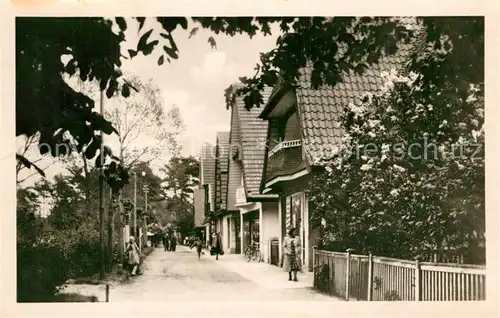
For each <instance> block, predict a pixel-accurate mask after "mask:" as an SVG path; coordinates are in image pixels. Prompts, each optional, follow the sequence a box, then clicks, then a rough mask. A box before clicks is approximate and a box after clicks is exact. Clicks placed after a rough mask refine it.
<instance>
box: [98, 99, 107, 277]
mask: <svg viewBox="0 0 500 318" xmlns="http://www.w3.org/2000/svg"><path fill="white" fill-rule="evenodd" d="M100 99H101V100H100V104H101V105H100V106H101V116H104V91H102V90H101V98H100ZM100 135H101V153H100V155H101V157H100V158H101V167H100V169H99V241H100V246H101V258H100V264H99V265H100V266H99V278H100V279H104V276H105V271H106V265H105V263H106V253H105V248H106V246H105V239H104V234H105V233H104V232H105V227H104V225H105V224H104V156H103V154H104V134H103V133H102V129H101V131H100Z"/></svg>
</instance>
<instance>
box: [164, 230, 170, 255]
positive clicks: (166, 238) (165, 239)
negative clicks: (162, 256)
mask: <svg viewBox="0 0 500 318" xmlns="http://www.w3.org/2000/svg"><path fill="white" fill-rule="evenodd" d="M168 245H169V240H168V234H166V233H165V235H163V250H164V251H165V252H166V251H167V250H168Z"/></svg>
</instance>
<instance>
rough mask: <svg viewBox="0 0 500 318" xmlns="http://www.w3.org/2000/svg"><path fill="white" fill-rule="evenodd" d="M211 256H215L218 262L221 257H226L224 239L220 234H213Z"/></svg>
mask: <svg viewBox="0 0 500 318" xmlns="http://www.w3.org/2000/svg"><path fill="white" fill-rule="evenodd" d="M210 254H211V255H215V259H216V260H219V255H224V250H223V249H222V239H221V237H220V235H219V233H214V234H212V248H211V249H210Z"/></svg>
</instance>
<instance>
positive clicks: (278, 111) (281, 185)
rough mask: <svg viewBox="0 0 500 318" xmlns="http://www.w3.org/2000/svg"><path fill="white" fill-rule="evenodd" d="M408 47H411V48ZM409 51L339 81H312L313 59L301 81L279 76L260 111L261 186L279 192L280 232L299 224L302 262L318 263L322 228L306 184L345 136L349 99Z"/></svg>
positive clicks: (371, 88) (376, 83)
mask: <svg viewBox="0 0 500 318" xmlns="http://www.w3.org/2000/svg"><path fill="white" fill-rule="evenodd" d="M406 53H407V52H406ZM406 53H405V51H404V50H402V51H401V52H400V53H398V54H396V55H394V56H391V57H384V58H382V59H381V60H380V62H379V63H378V64H377V65H374V66H372V67H371V68H370V69H368V70H366V71H365V72H364V73H363V74H362V75H358V74H356V73H354V72H350V73H349V74H344V75H343V76H342V82H339V83H337V84H336V85H335V86H334V87H331V86H322V87H319V88H318V89H313V88H312V86H311V73H312V64H310V63H308V64H307V65H306V67H304V68H301V69H300V70H299V74H300V76H299V79H298V81H297V85H296V86H292V85H289V84H288V83H286V82H284V81H283V80H281V79H280V80H279V81H278V83H277V85H276V86H275V87H274V89H273V91H272V93H271V95H270V96H269V99H268V101H267V103H266V104H265V107H264V109H263V111H262V112H261V114H260V115H259V117H260V118H261V119H264V120H267V121H268V138H267V142H268V147H266V153H265V160H264V168H263V175H262V180H261V185H260V191H261V192H262V193H263V194H277V195H279V211H280V225H281V235H286V234H285V233H286V232H287V231H288V230H289V229H290V228H292V227H293V228H295V229H296V230H297V232H298V235H299V237H300V239H301V242H302V246H303V247H304V248H303V249H302V255H301V256H302V257H301V259H302V262H303V265H304V266H305V267H308V268H309V270H310V271H312V268H313V246H314V245H316V242H317V240H318V239H319V228H314V227H313V226H311V225H310V223H309V211H310V210H311V209H312V208H313V207H312V206H311V205H310V204H309V200H308V197H307V195H306V190H307V188H308V182H309V179H310V176H311V174H312V173H321V171H322V167H321V165H320V162H321V160H323V159H329V158H331V157H332V156H333V155H334V154H335V152H336V149H339V148H340V146H341V142H342V136H343V133H342V129H341V126H340V122H339V119H340V116H341V113H342V111H343V108H344V107H346V106H348V104H349V103H356V102H357V101H358V100H359V98H360V96H361V95H362V94H363V93H365V92H372V93H373V92H375V91H377V90H378V89H380V88H381V87H382V85H383V82H382V78H381V76H380V73H381V72H382V71H390V70H391V69H392V68H395V69H400V68H401V66H402V65H403V64H404V62H405V57H406Z"/></svg>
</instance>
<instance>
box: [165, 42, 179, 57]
mask: <svg viewBox="0 0 500 318" xmlns="http://www.w3.org/2000/svg"><path fill="white" fill-rule="evenodd" d="M163 50H164V51H165V53H167V54H168V55H169V56H170V57H172V58H174V59H177V58H179V56H178V55H177V50H175V49H173V48H170V47H168V46H166V45H164V46H163Z"/></svg>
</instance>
